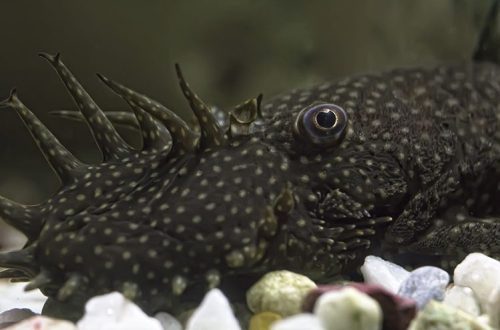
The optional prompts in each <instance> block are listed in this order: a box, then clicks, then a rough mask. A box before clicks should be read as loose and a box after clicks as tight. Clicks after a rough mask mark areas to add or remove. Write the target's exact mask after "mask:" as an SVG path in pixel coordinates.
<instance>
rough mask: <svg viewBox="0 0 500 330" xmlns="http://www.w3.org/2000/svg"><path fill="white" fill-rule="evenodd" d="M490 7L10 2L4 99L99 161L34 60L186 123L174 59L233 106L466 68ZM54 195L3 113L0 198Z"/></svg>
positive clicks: (3, 33) (49, 74)
mask: <svg viewBox="0 0 500 330" xmlns="http://www.w3.org/2000/svg"><path fill="white" fill-rule="evenodd" d="M489 3H490V2H489V1H487V0H469V1H465V0H462V1H457V0H455V1H452V0H419V1H409V0H408V1H403V0H363V1H361V0H360V1H350V0H346V1H296V0H289V1H234V0H232V1H231V0H228V1H196V2H195V1H166V0H162V1H160V0H154V1H152V0H141V1H139V0H137V1H131V0H120V1H118V0H116V1H105V0H86V1H74V0H59V1H42V0H31V1H26V0H15V1H5V0H4V1H2V2H1V4H0V12H1V15H0V97H1V98H4V97H6V96H7V95H8V92H9V90H10V89H11V88H12V87H14V86H15V87H17V89H18V92H19V95H20V97H21V99H22V100H23V101H24V102H25V103H26V104H27V105H28V106H29V107H30V108H31V109H32V110H33V111H34V112H35V113H36V114H37V115H39V117H40V118H41V119H42V120H43V121H44V122H45V123H46V124H47V125H48V126H49V127H50V129H51V130H53V131H54V132H55V134H56V135H57V136H59V137H60V139H61V140H62V141H63V142H64V143H65V144H66V145H67V146H68V147H69V148H70V149H71V150H73V151H74V152H75V154H77V155H78V156H79V157H81V158H82V159H83V160H85V161H89V162H95V161H97V160H98V158H99V155H98V154H97V152H96V148H95V146H94V145H93V142H92V141H91V137H90V134H89V133H88V131H87V129H86V127H85V126H84V125H80V124H78V123H74V122H67V121H65V120H61V119H57V118H51V117H50V116H48V115H47V112H48V111H50V110H54V109H74V108H75V107H74V105H73V103H72V101H71V99H70V98H69V96H68V95H67V94H66V92H65V90H64V88H63V86H62V84H61V83H60V82H59V80H58V78H57V77H56V75H55V73H54V72H53V71H52V69H51V68H50V67H49V65H48V64H47V63H45V62H44V61H43V60H42V59H40V58H38V57H37V56H36V54H37V53H38V52H39V51H46V52H50V53H54V52H61V53H62V58H63V60H64V61H65V62H66V64H67V65H69V66H70V68H71V69H72V70H73V72H74V73H75V74H76V75H77V76H78V77H79V78H80V80H81V82H82V83H83V84H84V86H86V87H87V88H88V90H89V91H90V92H91V93H92V94H93V95H94V96H95V99H96V100H97V101H98V102H100V104H101V105H102V107H103V108H104V109H120V108H125V105H124V103H123V102H122V101H121V100H120V99H119V98H118V97H116V96H114V95H113V94H112V93H111V92H110V91H108V90H107V89H106V88H105V87H104V86H103V85H102V84H100V83H99V82H98V80H97V79H96V77H95V75H94V73H95V72H101V73H104V74H106V75H108V76H110V77H112V78H114V79H116V80H118V81H121V82H124V83H125V84H127V85H130V86H132V87H134V88H136V89H138V90H139V91H143V92H145V93H146V94H148V95H150V96H152V97H154V98H156V99H158V100H160V101H162V102H163V103H164V104H165V105H167V106H169V107H170V108H172V109H174V110H176V111H178V112H179V113H181V114H182V115H183V116H186V115H187V105H186V103H185V101H184V100H183V99H182V97H181V94H180V92H179V89H178V87H177V86H176V78H175V76H174V72H173V63H174V62H176V61H178V62H180V63H181V64H182V66H183V68H184V71H185V73H186V75H187V77H188V79H189V81H190V82H191V85H192V86H193V87H194V88H195V89H196V90H197V91H198V92H199V94H200V95H202V96H203V97H204V98H205V99H206V100H207V101H208V102H210V103H213V104H217V105H219V106H222V107H225V108H228V107H230V106H231V105H232V104H235V103H237V102H239V101H240V100H243V99H247V98H249V97H252V96H255V95H256V94H258V93H260V92H263V93H264V95H265V96H272V95H273V94H276V93H278V92H280V91H285V90H287V89H289V88H293V87H298V86H305V85H309V84H312V83H315V82H319V81H321V80H324V79H334V78H337V77H340V76H343V75H349V74H355V73H359V72H363V71H375V70H382V69H386V68H391V67H397V66H410V65H433V64H437V63H443V62H450V61H460V60H466V59H468V58H469V57H470V54H471V52H472V48H473V46H474V41H475V39H476V37H477V35H478V30H479V28H480V26H481V25H482V21H483V18H484V15H485V12H486V8H487V7H488V6H489ZM128 138H129V139H131V140H137V139H136V136H135V135H130V134H129V136H128ZM135 142H136V141H135ZM56 188H57V180H56V179H55V177H54V176H53V175H52V173H51V172H50V169H49V167H48V166H47V165H46V163H45V161H44V160H43V157H42V156H41V154H40V152H39V151H38V150H37V149H36V147H35V145H34V143H33V142H32V141H31V140H30V137H29V134H28V132H27V131H26V129H25V128H24V127H23V125H22V123H21V121H20V120H19V119H18V118H17V116H16V115H15V113H13V112H12V111H10V110H2V111H1V112H0V193H1V194H3V195H5V196H8V197H9V198H13V199H16V200H19V201H22V202H29V203H34V202H39V201H42V200H44V199H45V198H47V196H49V195H50V193H52V192H53V191H54V190H55V189H56Z"/></svg>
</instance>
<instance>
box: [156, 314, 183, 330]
mask: <svg viewBox="0 0 500 330" xmlns="http://www.w3.org/2000/svg"><path fill="white" fill-rule="evenodd" d="M155 319H157V320H158V321H160V323H161V326H162V327H163V329H164V330H182V324H181V323H180V322H179V321H178V320H177V319H176V318H175V317H173V316H172V315H170V314H168V313H165V312H160V313H158V314H156V315H155Z"/></svg>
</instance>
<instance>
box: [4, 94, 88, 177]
mask: <svg viewBox="0 0 500 330" xmlns="http://www.w3.org/2000/svg"><path fill="white" fill-rule="evenodd" d="M0 106H9V107H11V108H13V109H14V110H15V111H16V112H17V114H18V115H19V117H21V119H22V121H23V122H24V125H25V126H26V128H28V130H29V132H30V133H31V136H32V137H33V139H34V140H35V142H36V144H37V145H38V148H39V149H40V150H41V151H42V153H43V155H44V156H45V158H46V159H47V161H48V162H49V164H50V166H51V167H52V169H53V170H54V172H55V173H56V174H57V176H58V177H59V178H60V179H61V181H63V183H67V182H69V181H71V180H72V178H73V177H74V175H73V174H74V172H75V170H76V169H78V168H81V167H84V166H85V164H83V163H82V162H81V161H80V160H78V159H77V158H76V157H75V156H74V155H73V154H72V153H71V152H69V151H68V149H66V148H65V147H64V146H63V145H62V144H61V142H59V140H58V139H57V138H56V137H55V136H54V135H53V134H52V132H50V130H49V129H48V128H47V127H46V126H45V125H44V124H43V123H42V122H41V121H40V120H39V119H38V118H37V117H36V116H35V114H33V112H31V111H30V110H29V109H28V108H27V107H26V106H25V105H24V104H23V103H22V102H21V100H19V98H18V97H17V93H16V90H15V89H13V90H12V91H11V93H10V96H9V98H8V99H7V100H5V101H3V102H1V103H0Z"/></svg>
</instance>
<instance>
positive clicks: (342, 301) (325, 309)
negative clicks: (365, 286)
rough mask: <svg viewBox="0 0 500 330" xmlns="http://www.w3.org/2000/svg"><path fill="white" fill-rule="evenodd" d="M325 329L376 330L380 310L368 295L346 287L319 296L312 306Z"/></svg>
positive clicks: (378, 323) (380, 318)
mask: <svg viewBox="0 0 500 330" xmlns="http://www.w3.org/2000/svg"><path fill="white" fill-rule="evenodd" d="M314 313H315V314H316V315H317V316H318V318H319V319H320V321H321V324H322V325H323V327H324V328H325V330H378V329H381V326H382V310H381V308H380V306H379V305H378V303H377V302H376V301H375V300H374V299H372V298H370V297H369V296H368V295H366V294H364V293H361V292H360V291H358V290H356V289H354V288H350V287H347V288H345V289H342V290H339V291H332V292H327V293H325V294H323V295H322V296H321V297H319V299H318V301H317V302H316V305H315V306H314Z"/></svg>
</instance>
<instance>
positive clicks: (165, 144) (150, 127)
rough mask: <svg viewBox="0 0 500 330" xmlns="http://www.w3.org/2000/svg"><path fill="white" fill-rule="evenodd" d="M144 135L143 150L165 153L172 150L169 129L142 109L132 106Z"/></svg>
mask: <svg viewBox="0 0 500 330" xmlns="http://www.w3.org/2000/svg"><path fill="white" fill-rule="evenodd" d="M131 107H132V109H133V110H134V114H135V117H136V118H137V121H138V122H139V125H140V127H141V134H142V150H144V151H159V152H165V151H168V150H169V149H171V148H172V137H171V135H170V132H169V131H168V129H167V128H166V127H165V126H163V125H162V124H161V123H160V122H158V121H157V120H156V119H155V118H154V117H153V116H151V115H150V114H149V113H147V112H146V111H144V110H143V109H142V108H141V107H139V106H137V105H135V104H131Z"/></svg>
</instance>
